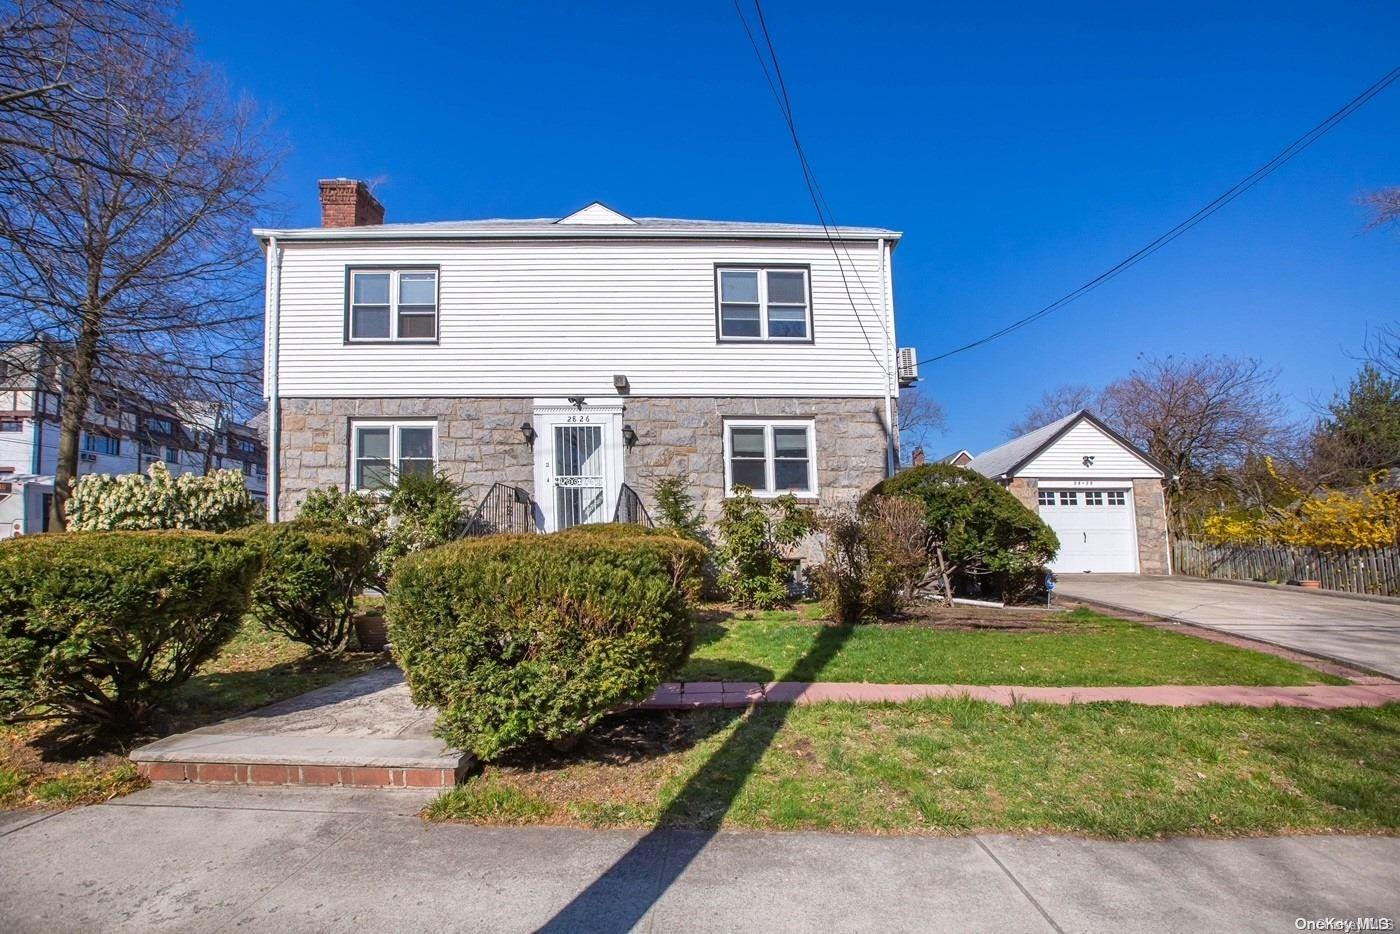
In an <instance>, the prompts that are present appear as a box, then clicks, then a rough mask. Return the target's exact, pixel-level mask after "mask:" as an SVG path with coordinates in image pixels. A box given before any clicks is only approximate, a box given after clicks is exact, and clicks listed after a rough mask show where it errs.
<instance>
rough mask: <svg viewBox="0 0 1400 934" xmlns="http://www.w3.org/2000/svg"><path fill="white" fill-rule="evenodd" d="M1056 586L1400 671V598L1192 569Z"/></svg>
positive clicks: (1092, 577) (1064, 581)
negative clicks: (1195, 574) (1229, 578)
mask: <svg viewBox="0 0 1400 934" xmlns="http://www.w3.org/2000/svg"><path fill="white" fill-rule="evenodd" d="M1055 593H1056V594H1063V595H1065V596H1068V597H1074V598H1077V599H1080V600H1089V601H1092V602H1095V603H1100V604H1103V605H1104V606H1108V607H1113V608H1116V609H1122V610H1130V611H1132V612H1137V613H1147V614H1149V615H1152V616H1161V617H1165V618H1167V619H1174V620H1180V621H1182V622H1188V623H1194V624H1196V625H1198V626H1205V627H1207V628H1210V629H1218V630H1222V631H1224V632H1229V633H1234V634H1235V635H1240V636H1246V637H1248V638H1251V639H1261V640H1263V641H1265V642H1272V643H1274V644H1276V645H1283V646H1287V647H1289V648H1293V649H1298V650H1299V651H1302V652H1309V653H1311V654H1313V655H1320V656H1322V657H1324V658H1332V659H1336V660H1338V661H1342V662H1346V663H1349V664H1353V665H1360V666H1361V667H1363V668H1369V669H1372V670H1374V671H1379V672H1382V673H1384V674H1387V675H1390V676H1392V677H1398V678H1400V603H1382V602H1378V601H1371V600H1361V599H1353V598H1349V597H1337V596H1333V595H1331V594H1321V593H1317V592H1316V591H1307V590H1302V589H1300V588H1296V587H1287V588H1272V587H1250V586H1244V585H1241V584H1232V583H1227V582H1224V581H1207V580H1200V579H1198V578H1192V577H1142V576H1138V575H1133V574H1074V575H1065V576H1064V577H1062V578H1060V579H1058V580H1057V582H1056V584H1055Z"/></svg>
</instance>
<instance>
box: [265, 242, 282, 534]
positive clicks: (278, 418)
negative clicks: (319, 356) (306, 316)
mask: <svg viewBox="0 0 1400 934" xmlns="http://www.w3.org/2000/svg"><path fill="white" fill-rule="evenodd" d="M281 334H282V252H281V248H280V247H279V246H278V245H277V238H276V237H268V238H267V336H266V340H267V521H268V522H276V521H277V518H278V510H277V500H278V497H279V495H280V494H281V492H282V471H281V468H280V464H281V460H282V458H281V451H280V448H281V441H282V402H281V394H280V392H279V390H278V385H277V377H278V372H277V370H278V362H279V359H280V357H281V349H282V348H281V346H280V344H281Z"/></svg>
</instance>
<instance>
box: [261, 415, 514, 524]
mask: <svg viewBox="0 0 1400 934" xmlns="http://www.w3.org/2000/svg"><path fill="white" fill-rule="evenodd" d="M533 411H534V400H533V399H518V398H516V399H447V398H433V399H422V398H413V399H283V400H282V444H281V452H280V456H279V460H280V462H281V470H282V482H281V490H280V491H279V495H278V500H277V505H278V509H279V510H280V511H281V516H282V518H284V519H290V518H292V517H293V516H294V515H295V514H296V511H297V509H298V508H299V507H300V506H301V503H302V500H304V499H305V498H306V494H307V493H308V492H309V491H310V490H313V489H318V488H321V487H328V486H335V487H339V488H340V489H342V490H344V489H347V488H348V486H349V482H350V466H349V460H350V420H351V419H359V418H365V419H373V418H386V419H388V418H401V419H405V420H407V419H422V420H424V421H427V420H429V419H436V420H437V426H438V466H439V467H441V468H442V469H443V470H445V471H446V472H447V473H448V474H449V475H450V476H451V477H452V478H453V479H454V480H458V481H460V482H462V483H465V484H467V485H468V486H469V487H471V488H473V492H474V493H476V494H477V495H481V494H484V493H485V492H486V490H487V489H488V488H489V487H490V485H491V484H492V483H495V482H496V481H498V480H499V481H501V482H503V483H511V484H515V485H516V486H523V487H525V488H526V489H532V488H533V487H534V483H535V466H534V465H535V460H534V452H533V450H532V449H531V448H530V446H529V445H528V444H526V443H525V441H524V438H523V436H522V435H521V433H520V424H521V422H528V421H529V420H530V418H531V415H532V414H533Z"/></svg>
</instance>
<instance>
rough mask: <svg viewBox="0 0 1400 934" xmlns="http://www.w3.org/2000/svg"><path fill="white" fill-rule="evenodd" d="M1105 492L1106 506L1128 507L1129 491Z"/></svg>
mask: <svg viewBox="0 0 1400 934" xmlns="http://www.w3.org/2000/svg"><path fill="white" fill-rule="evenodd" d="M1104 492H1105V493H1106V494H1107V495H1106V496H1105V497H1104V503H1105V505H1107V506H1126V505H1128V491H1127V490H1105V491H1104ZM1115 500H1116V502H1115Z"/></svg>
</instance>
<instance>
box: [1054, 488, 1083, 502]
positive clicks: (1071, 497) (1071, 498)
mask: <svg viewBox="0 0 1400 934" xmlns="http://www.w3.org/2000/svg"><path fill="white" fill-rule="evenodd" d="M1058 492H1059V494H1060V503H1059V505H1061V506H1078V505H1079V491H1078V490H1059V491H1058Z"/></svg>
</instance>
